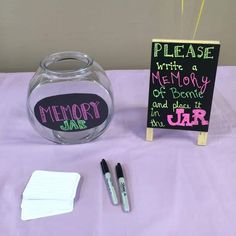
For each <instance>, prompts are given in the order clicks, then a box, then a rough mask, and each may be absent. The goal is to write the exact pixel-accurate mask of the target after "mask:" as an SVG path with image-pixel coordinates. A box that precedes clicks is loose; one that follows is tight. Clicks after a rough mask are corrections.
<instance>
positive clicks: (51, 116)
mask: <svg viewBox="0 0 236 236" xmlns="http://www.w3.org/2000/svg"><path fill="white" fill-rule="evenodd" d="M34 114H35V116H36V118H37V120H38V122H39V123H40V124H42V125H43V126H45V127H47V128H49V129H52V130H58V131H63V132H77V131H83V130H87V129H91V128H94V127H97V126H99V125H101V124H102V123H103V122H104V121H105V120H106V119H107V117H108V106H107V104H106V102H105V101H104V100H103V99H102V98H101V97H100V96H98V95H96V94H89V93H71V94H61V95H56V96H51V97H46V98H43V99H42V100H40V101H39V102H37V104H36V105H35V107H34Z"/></svg>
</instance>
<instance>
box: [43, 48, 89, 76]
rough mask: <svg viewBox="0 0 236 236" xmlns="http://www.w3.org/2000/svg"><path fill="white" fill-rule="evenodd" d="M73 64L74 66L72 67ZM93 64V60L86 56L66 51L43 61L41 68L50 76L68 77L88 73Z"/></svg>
mask: <svg viewBox="0 0 236 236" xmlns="http://www.w3.org/2000/svg"><path fill="white" fill-rule="evenodd" d="M72 62H73V63H72ZM72 64H73V66H71V65H72ZM92 64H93V60H92V59H91V58H90V57H89V56H87V55H86V54H83V53H81V52H77V51H65V52H58V53H54V54H51V55H49V56H47V57H46V58H45V59H44V60H43V61H41V63H40V67H41V68H42V69H43V70H44V71H45V72H46V73H48V74H52V75H54V76H58V77H60V76H62V77H67V76H75V75H82V74H85V73H87V72H88V71H89V69H90V67H91V66H92Z"/></svg>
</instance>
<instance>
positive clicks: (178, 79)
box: [152, 71, 211, 93]
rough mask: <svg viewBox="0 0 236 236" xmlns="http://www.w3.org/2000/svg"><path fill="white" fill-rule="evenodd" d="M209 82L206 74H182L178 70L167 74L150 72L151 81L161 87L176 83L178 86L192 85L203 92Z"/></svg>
mask: <svg viewBox="0 0 236 236" xmlns="http://www.w3.org/2000/svg"><path fill="white" fill-rule="evenodd" d="M210 82H211V81H210V80H209V79H208V77H207V76H201V78H197V77H196V74H195V73H194V72H192V73H191V74H190V75H189V76H183V75H182V74H181V73H180V71H176V72H169V75H168V76H167V75H161V74H160V71H157V72H155V73H152V83H153V84H158V85H160V86H161V87H166V85H168V84H170V85H177V86H179V87H180V88H181V87H183V86H189V85H192V86H193V87H196V88H198V89H199V90H200V91H201V92H202V93H204V92H205V91H206V89H207V86H208V84H209V83H210Z"/></svg>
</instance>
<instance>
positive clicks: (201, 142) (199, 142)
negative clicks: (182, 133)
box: [197, 132, 208, 146]
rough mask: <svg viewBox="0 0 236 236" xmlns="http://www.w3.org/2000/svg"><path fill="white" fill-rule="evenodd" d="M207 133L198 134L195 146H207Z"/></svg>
mask: <svg viewBox="0 0 236 236" xmlns="http://www.w3.org/2000/svg"><path fill="white" fill-rule="evenodd" d="M207 135H208V133H207V132H200V133H199V135H198V140H197V145H201V146H204V145H206V144H207Z"/></svg>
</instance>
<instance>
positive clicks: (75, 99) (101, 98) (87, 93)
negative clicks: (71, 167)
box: [27, 51, 113, 144]
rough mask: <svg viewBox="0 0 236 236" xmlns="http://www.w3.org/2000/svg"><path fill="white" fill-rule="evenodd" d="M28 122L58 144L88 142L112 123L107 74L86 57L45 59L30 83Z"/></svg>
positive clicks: (66, 54) (66, 55) (74, 54)
mask: <svg viewBox="0 0 236 236" xmlns="http://www.w3.org/2000/svg"><path fill="white" fill-rule="evenodd" d="M27 111H28V116H29V120H30V122H31V124H32V126H33V127H34V128H35V130H36V131H37V132H38V133H39V134H40V135H42V136H43V137H45V138H46V139H49V140H51V141H53V142H56V143H61V144H76V143H85V142H89V141H91V140H93V139H95V138H97V137H98V136H99V135H101V134H102V133H103V132H104V131H105V129H106V128H107V126H108V124H109V123H110V121H111V118H112V114H113V96H112V90H111V84H110V81H109V79H108V78H107V76H106V74H105V72H104V70H103V69H102V68H101V66H100V65H98V64H97V63H96V62H95V61H93V60H92V59H91V58H90V57H88V56H87V55H85V54H83V53H80V52H74V51H68V52H59V53H55V54H52V55H50V56H48V57H46V58H45V59H44V60H43V61H42V62H41V63H40V67H39V68H38V70H37V72H36V73H35V75H34V76H33V78H32V79H31V81H30V84H29V88H28V97H27Z"/></svg>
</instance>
